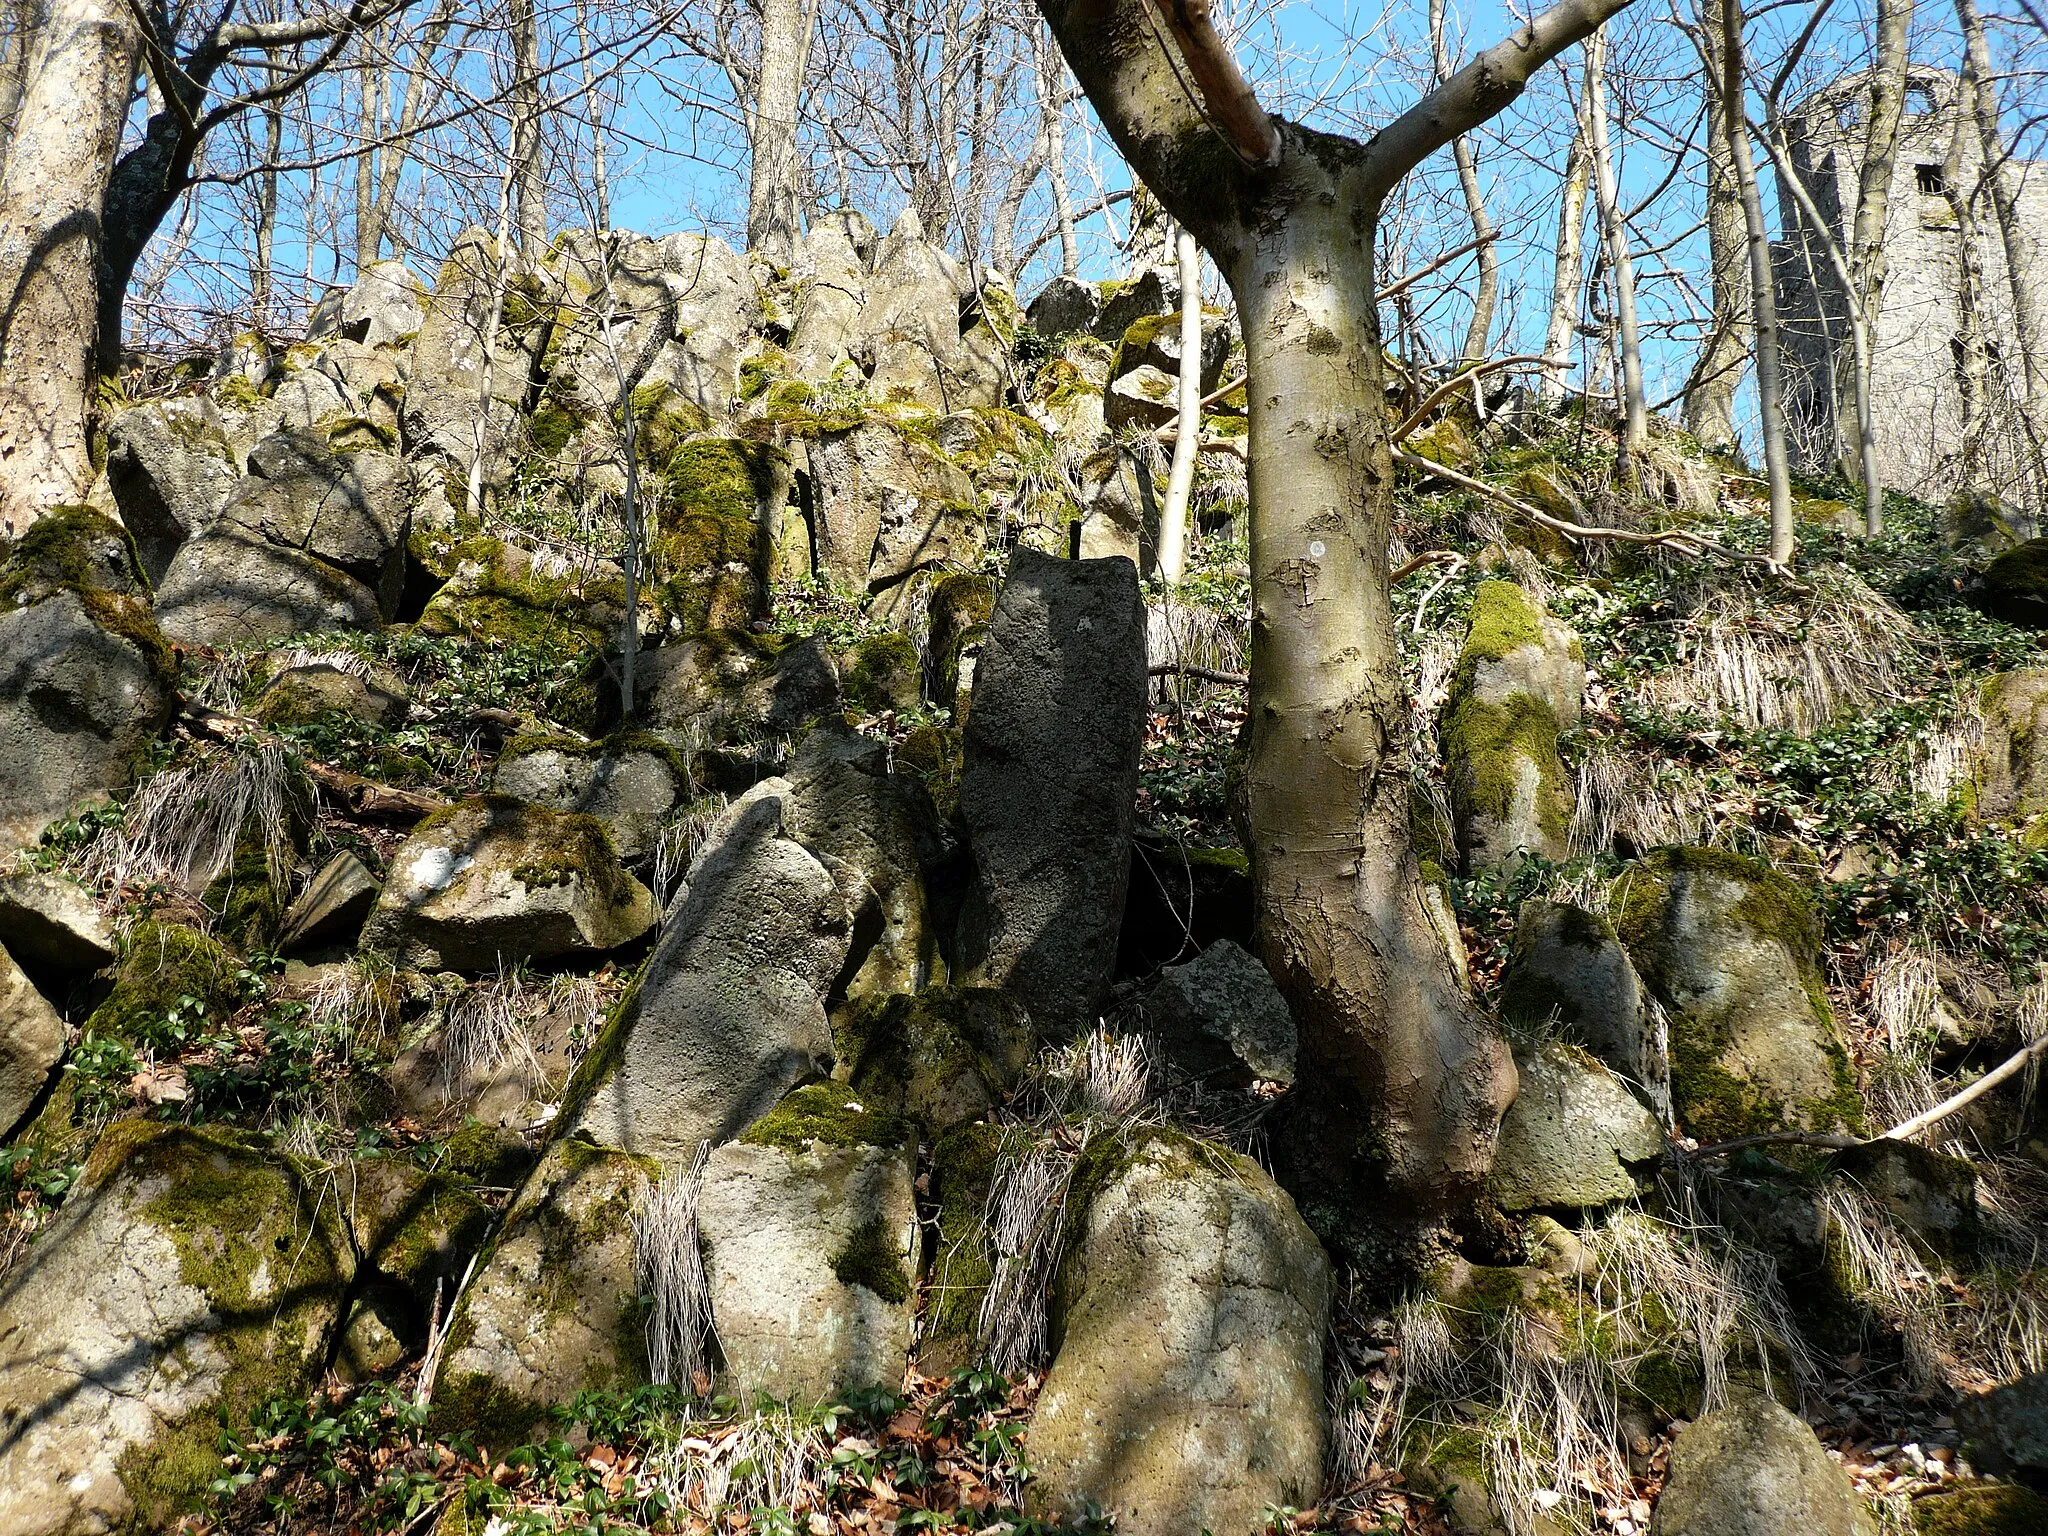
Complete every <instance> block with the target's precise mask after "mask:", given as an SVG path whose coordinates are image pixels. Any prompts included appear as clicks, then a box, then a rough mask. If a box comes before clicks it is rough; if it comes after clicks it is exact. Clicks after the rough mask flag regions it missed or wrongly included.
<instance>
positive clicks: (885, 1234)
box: [832, 1216, 910, 1304]
mask: <svg viewBox="0 0 2048 1536" xmlns="http://www.w3.org/2000/svg"><path fill="white" fill-rule="evenodd" d="M832 1273H833V1274H835V1275H837V1276H838V1277H839V1281H840V1283H841V1284H842V1285H859V1286H865V1287H866V1288H867V1289H868V1290H870V1291H873V1292H874V1293H875V1294H876V1295H877V1296H879V1297H881V1298H882V1300H884V1301H888V1302H895V1303H898V1304H901V1303H902V1302H905V1301H908V1300H909V1299H910V1276H909V1275H907V1274H906V1273H904V1267H903V1254H902V1252H901V1251H900V1249H899V1248H898V1245H897V1242H896V1239H895V1237H894V1235H893V1234H892V1233H891V1232H890V1231H889V1227H888V1224H887V1223H886V1222H884V1221H883V1220H882V1219H881V1218H880V1217H879V1216H878V1217H876V1218H874V1219H873V1220H871V1221H867V1222H864V1223H862V1224H861V1225H860V1226H859V1227H858V1228H856V1229H855V1231H854V1233H853V1236H852V1237H850V1238H849V1239H848V1240H847V1244H846V1246H845V1247H844V1248H842V1249H841V1250H840V1251H839V1252H838V1253H837V1254H835V1255H834V1256H833V1258H832Z"/></svg>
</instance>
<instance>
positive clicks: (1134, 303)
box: [1095, 266, 1180, 344]
mask: <svg viewBox="0 0 2048 1536" xmlns="http://www.w3.org/2000/svg"><path fill="white" fill-rule="evenodd" d="M1101 294H1102V307H1101V309H1100V311H1099V312H1098V313H1097V315H1096V318H1095V334H1096V335H1097V336H1099V337H1101V338H1102V339H1103V340H1104V341H1107V342H1110V343H1112V344H1114V343H1116V342H1118V341H1121V340H1122V339H1123V334H1124V332H1125V331H1128V330H1129V329H1130V328H1131V327H1132V326H1133V325H1135V324H1137V323H1138V321H1140V320H1143V319H1145V318H1146V317H1147V316H1150V315H1164V314H1167V313H1170V312H1171V311H1173V310H1176V309H1179V308H1180V274H1179V273H1178V272H1177V271H1176V270H1175V269H1174V268H1172V267H1158V266H1152V267H1140V268H1139V269H1138V270H1137V271H1135V272H1133V273H1132V274H1131V275H1130V276H1129V277H1126V278H1121V279H1119V280H1117V281H1116V282H1111V283H1104V284H1103V285H1102V288H1101Z"/></svg>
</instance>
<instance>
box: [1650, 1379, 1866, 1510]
mask: <svg viewBox="0 0 2048 1536" xmlns="http://www.w3.org/2000/svg"><path fill="white" fill-rule="evenodd" d="M1650 1532H1651V1536H1876V1523H1875V1522H1874V1521H1873V1520H1871V1518H1870V1516H1869V1514H1868V1513H1867V1511H1866V1510H1865V1508H1864V1505H1863V1501H1862V1500H1861V1499H1859V1498H1858V1497H1857V1496H1856V1490H1855V1489H1854V1488H1853V1487H1851V1486H1850V1483H1849V1478H1848V1474H1846V1473H1845V1472H1844V1471H1843V1470H1842V1468H1841V1467H1840V1466H1839V1465H1838V1464H1837V1463H1836V1462H1834V1461H1833V1460H1831V1459H1830V1458H1829V1456H1828V1453H1827V1452H1826V1451H1825V1450H1824V1449H1822V1447H1821V1443H1820V1441H1819V1440H1818V1439H1816V1438H1815V1436H1814V1433H1813V1431H1812V1430H1811V1429H1809V1428H1807V1426H1806V1425H1805V1424H1804V1423H1802V1422H1801V1421H1800V1420H1799V1419H1798V1418H1797V1417H1795V1416H1794V1415H1793V1414H1792V1412H1791V1411H1790V1410H1789V1409H1787V1408H1785V1407H1783V1406H1781V1405H1780V1404H1778V1403H1775V1402H1773V1401H1771V1400H1770V1399H1769V1398H1767V1397H1764V1396H1762V1395H1761V1394H1757V1393H1738V1394H1736V1395H1735V1396H1734V1398H1733V1399H1732V1400H1731V1401H1730V1402H1729V1403H1728V1404H1727V1405H1726V1406H1725V1407H1721V1408H1716V1409H1714V1410H1713V1411H1712V1412H1709V1413H1705V1414H1702V1415H1701V1416H1700V1417H1699V1418H1697V1419H1695V1420H1694V1421H1693V1422H1692V1423H1691V1424H1690V1425H1689V1426H1687V1427H1686V1428H1685V1429H1684V1430H1682V1431H1681V1432H1680V1433H1679V1436H1678V1438H1677V1440H1676V1441H1674V1442H1673V1444H1672V1447H1671V1472H1670V1476H1669V1477H1668V1478H1667V1480H1666V1481H1665V1484H1664V1492H1663V1495H1662V1496H1661V1497H1660V1498H1659V1499H1658V1501H1657V1509H1656V1513H1655V1515H1654V1516H1653V1517H1652V1518H1651V1522H1650Z"/></svg>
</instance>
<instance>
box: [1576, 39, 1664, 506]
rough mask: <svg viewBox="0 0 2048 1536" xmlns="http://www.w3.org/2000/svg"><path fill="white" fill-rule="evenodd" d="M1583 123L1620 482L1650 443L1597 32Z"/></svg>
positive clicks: (1590, 50)
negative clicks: (1614, 376)
mask: <svg viewBox="0 0 2048 1536" xmlns="http://www.w3.org/2000/svg"><path fill="white" fill-rule="evenodd" d="M1586 122H1587V125H1588V128H1589V130H1590V134H1591V138H1592V141H1593V191H1594V195H1595V198H1596V199H1597V201H1598V203H1599V206H1600V229H1601V233H1602V235H1603V237H1604V238H1605V241H1606V245H1607V270H1608V273H1609V275H1610V276H1611V278H1612V279H1613V282H1614V317H1615V328H1616V332H1617V337H1616V340H1617V343H1618V345H1619V346H1620V349H1621V359H1620V360H1621V397H1622V417H1621V443H1620V448H1619V453H1618V458H1619V461H1620V462H1619V465H1618V468H1619V469H1620V471H1621V474H1622V477H1623V478H1624V479H1627V478H1628V477H1630V476H1631V475H1633V474H1634V473H1635V466H1636V461H1637V460H1638V459H1639V458H1640V457H1641V456H1642V453H1643V450H1644V449H1645V448H1647V447H1648V446H1649V443H1650V410H1649V405H1648V403H1647V401H1646V400H1645V399H1644V397H1643V343H1642V336H1641V333H1640V332H1639V331H1638V330H1637V328H1636V277H1635V265H1634V263H1633V262H1632V261H1631V260H1630V259H1629V251H1628V222H1627V220H1626V219H1624V218H1623V217H1622V212H1621V195H1620V192H1619V190H1618V189H1617V188H1616V186H1615V181H1614V157H1613V154H1612V153H1611V151H1610V148H1609V145H1608V142H1607V33H1606V31H1605V29H1604V28H1603V29H1602V30H1601V31H1598V32H1595V33H1594V34H1593V35H1592V36H1591V37H1589V38H1587V39H1586Z"/></svg>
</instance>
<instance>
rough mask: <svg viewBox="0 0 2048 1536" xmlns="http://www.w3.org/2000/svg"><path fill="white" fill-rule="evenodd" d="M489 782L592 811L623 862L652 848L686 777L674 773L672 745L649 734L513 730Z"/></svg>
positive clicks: (558, 805) (532, 798) (537, 801)
mask: <svg viewBox="0 0 2048 1536" xmlns="http://www.w3.org/2000/svg"><path fill="white" fill-rule="evenodd" d="M491 785H492V788H494V789H496V790H497V791H498V793H500V794H505V795H516V796H517V797H518V798H519V799H521V800H525V801H528V802H530V803H532V804H534V805H541V806H546V807H547V808H548V809H550V810H556V811H575V812H577V813H579V814H581V815H584V816H593V817H595V818H596V819H597V820H598V821H600V822H602V823H603V824H604V829H605V831H607V832H608V833H610V834H611V839H612V846H613V847H615V848H617V849H618V851H619V857H620V858H621V859H623V860H625V861H626V862H627V863H629V864H631V863H634V862H636V861H638V860H640V859H642V858H644V857H646V856H647V855H648V854H650V853H652V852H653V851H654V844H655V841H656V840H657V839H658V838H659V837H660V835H661V828H662V825H663V823H664V822H665V821H666V820H667V819H668V817H669V815H670V813H672V812H673V811H674V810H675V809H676V808H677V807H678V806H679V805H680V804H681V801H682V797H683V794H684V792H685V790H686V788H687V776H686V775H682V774H680V773H679V771H678V767H677V758H676V753H675V750H674V749H673V748H672V747H670V746H668V745H667V743H665V742H661V741H658V740H655V739H654V738H651V737H649V738H644V739H637V738H635V737H632V736H626V737H623V738H613V739H611V740H608V741H598V742H581V741H577V740H575V739H574V738H571V737H566V736H515V737H513V738H512V740H511V741H509V742H507V743H506V744H505V751H504V753H503V755H501V756H500V757H499V759H498V766H497V769H496V771H495V772H494V773H493V775H492V779H491Z"/></svg>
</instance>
